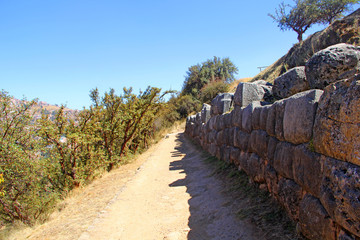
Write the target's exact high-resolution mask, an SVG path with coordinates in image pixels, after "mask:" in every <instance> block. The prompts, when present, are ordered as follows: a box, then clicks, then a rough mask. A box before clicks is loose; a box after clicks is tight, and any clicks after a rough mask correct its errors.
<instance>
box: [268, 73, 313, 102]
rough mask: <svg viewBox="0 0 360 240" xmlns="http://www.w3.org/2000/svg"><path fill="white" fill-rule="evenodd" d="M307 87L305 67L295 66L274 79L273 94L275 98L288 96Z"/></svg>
mask: <svg viewBox="0 0 360 240" xmlns="http://www.w3.org/2000/svg"><path fill="white" fill-rule="evenodd" d="M308 89H309V83H308V81H307V80H306V75H305V67H304V66H301V67H295V68H292V69H290V70H289V71H287V72H286V73H284V74H282V75H281V76H279V77H278V78H276V79H275V81H274V86H273V94H274V97H275V98H277V99H282V98H288V97H290V96H292V95H294V94H296V93H299V92H303V91H306V90H308Z"/></svg>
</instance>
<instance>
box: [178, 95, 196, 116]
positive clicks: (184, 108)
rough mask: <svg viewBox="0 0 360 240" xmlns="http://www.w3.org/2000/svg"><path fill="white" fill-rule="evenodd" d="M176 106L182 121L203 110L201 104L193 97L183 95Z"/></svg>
mask: <svg viewBox="0 0 360 240" xmlns="http://www.w3.org/2000/svg"><path fill="white" fill-rule="evenodd" d="M175 106H176V111H177V112H178V114H179V117H180V119H182V118H186V117H187V116H188V115H190V114H191V113H193V112H198V111H199V110H200V108H201V102H200V101H199V100H197V99H196V98H194V97H192V96H191V95H183V96H179V98H178V99H177V101H176V105H175Z"/></svg>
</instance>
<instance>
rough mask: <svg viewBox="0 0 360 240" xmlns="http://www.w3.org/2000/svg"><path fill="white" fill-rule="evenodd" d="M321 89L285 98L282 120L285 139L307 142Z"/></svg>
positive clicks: (296, 142)
mask: <svg viewBox="0 0 360 240" xmlns="http://www.w3.org/2000/svg"><path fill="white" fill-rule="evenodd" d="M322 93H323V91H322V90H308V91H306V92H301V93H298V94H295V95H293V96H292V97H290V98H288V99H286V100H285V101H286V106H285V112H284V120H283V130H284V138H285V140H286V141H288V142H291V143H294V144H300V143H305V142H309V141H310V140H311V137H312V129H313V124H314V120H315V114H316V109H317V106H318V101H319V99H320V97H321V95H322Z"/></svg>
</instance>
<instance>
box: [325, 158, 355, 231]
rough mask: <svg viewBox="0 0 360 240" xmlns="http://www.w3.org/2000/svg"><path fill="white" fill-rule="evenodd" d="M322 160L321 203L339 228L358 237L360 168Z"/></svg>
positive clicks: (341, 162)
mask: <svg viewBox="0 0 360 240" xmlns="http://www.w3.org/2000/svg"><path fill="white" fill-rule="evenodd" d="M323 158H324V159H323V162H324V164H323V165H324V166H323V168H324V173H323V179H322V183H321V197H320V200H321V203H322V204H323V206H324V207H325V209H326V211H327V212H328V213H329V215H330V216H331V217H332V218H333V219H335V221H336V222H337V223H338V224H339V225H340V226H342V227H343V228H345V229H346V230H348V231H349V232H351V233H353V234H355V235H356V236H357V237H360V167H359V166H356V165H354V164H351V163H347V162H343V161H339V160H336V159H333V158H329V157H323Z"/></svg>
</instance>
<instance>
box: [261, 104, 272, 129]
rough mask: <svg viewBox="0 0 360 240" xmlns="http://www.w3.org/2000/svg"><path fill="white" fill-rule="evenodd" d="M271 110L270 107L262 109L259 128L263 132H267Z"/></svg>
mask: <svg viewBox="0 0 360 240" xmlns="http://www.w3.org/2000/svg"><path fill="white" fill-rule="evenodd" d="M269 108H270V105H266V106H263V107H261V113H260V119H259V120H260V122H259V128H260V129H262V130H266V123H267V116H268V112H269Z"/></svg>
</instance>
